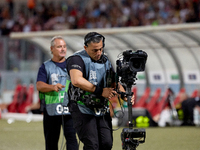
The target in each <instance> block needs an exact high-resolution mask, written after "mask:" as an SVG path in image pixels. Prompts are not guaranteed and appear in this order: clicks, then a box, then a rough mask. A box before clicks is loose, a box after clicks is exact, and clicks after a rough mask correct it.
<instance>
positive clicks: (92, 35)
mask: <svg viewBox="0 0 200 150" xmlns="http://www.w3.org/2000/svg"><path fill="white" fill-rule="evenodd" d="M101 40H102V42H103V47H104V40H105V37H104V36H103V35H101V34H99V33H97V32H89V33H88V34H86V36H85V37H84V44H85V46H88V44H90V43H99V42H100V41H101Z"/></svg>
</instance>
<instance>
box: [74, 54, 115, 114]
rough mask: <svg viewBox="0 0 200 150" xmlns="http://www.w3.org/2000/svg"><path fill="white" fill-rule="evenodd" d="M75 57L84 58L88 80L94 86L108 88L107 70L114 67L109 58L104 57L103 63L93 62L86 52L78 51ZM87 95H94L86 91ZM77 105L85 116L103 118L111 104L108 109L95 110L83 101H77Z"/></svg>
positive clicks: (107, 107) (97, 99)
mask: <svg viewBox="0 0 200 150" xmlns="http://www.w3.org/2000/svg"><path fill="white" fill-rule="evenodd" d="M74 55H78V56H80V57H81V58H82V60H83V62H84V64H85V73H86V79H87V80H88V81H89V82H90V83H92V84H94V85H98V86H100V87H102V88H104V87H106V72H107V70H110V68H111V67H112V66H111V62H110V61H109V60H108V59H107V57H106V56H104V58H105V59H104V61H103V62H96V61H92V60H91V58H90V56H89V55H88V54H87V52H86V51H85V50H81V51H78V52H76V53H75V54H74ZM86 94H92V93H90V92H86V91H85V95H86ZM104 99H105V98H104ZM93 100H94V99H93ZM105 100H106V99H105ZM96 101H99V98H96ZM77 104H78V107H79V109H80V111H81V112H82V113H84V114H90V115H95V116H102V115H104V114H105V113H108V112H109V103H107V106H106V108H93V109H91V108H89V107H87V106H86V105H85V104H84V103H83V102H82V101H81V99H79V100H78V101H77ZM102 112H103V113H102Z"/></svg>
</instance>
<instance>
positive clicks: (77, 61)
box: [67, 55, 86, 77]
mask: <svg viewBox="0 0 200 150" xmlns="http://www.w3.org/2000/svg"><path fill="white" fill-rule="evenodd" d="M71 69H77V70H80V71H81V72H82V73H83V77H85V76H86V75H85V64H84V62H83V59H82V58H81V57H80V56H78V55H75V56H71V57H70V58H69V60H68V64H67V71H68V73H69V71H70V70H71Z"/></svg>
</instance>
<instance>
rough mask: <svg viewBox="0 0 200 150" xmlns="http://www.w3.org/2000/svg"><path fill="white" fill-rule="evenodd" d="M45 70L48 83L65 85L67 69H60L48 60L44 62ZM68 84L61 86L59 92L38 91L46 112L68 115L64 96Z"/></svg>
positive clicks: (51, 114)
mask: <svg viewBox="0 0 200 150" xmlns="http://www.w3.org/2000/svg"><path fill="white" fill-rule="evenodd" d="M44 66H45V70H46V72H47V79H48V84H51V85H56V84H57V83H60V84H62V85H66V84H67V82H66V79H67V75H68V74H67V69H66V68H65V69H62V68H60V67H58V66H57V65H56V64H55V63H54V62H53V61H51V60H48V61H46V62H44ZM67 88H68V86H67V87H65V88H62V90H60V91H59V92H55V91H51V92H44V93H42V92H39V97H40V100H44V101H45V104H46V110H47V113H48V114H49V115H50V116H55V115H69V114H70V113H69V110H68V107H67V100H66V98H64V95H65V90H67Z"/></svg>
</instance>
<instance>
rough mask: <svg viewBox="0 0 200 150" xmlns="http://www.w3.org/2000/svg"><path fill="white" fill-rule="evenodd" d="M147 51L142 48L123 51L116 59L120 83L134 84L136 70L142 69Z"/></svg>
mask: <svg viewBox="0 0 200 150" xmlns="http://www.w3.org/2000/svg"><path fill="white" fill-rule="evenodd" d="M146 60H147V53H146V52H144V51H142V50H137V51H132V50H126V51H124V52H123V53H122V54H121V55H120V56H119V59H118V60H117V62H116V63H117V75H118V76H120V77H121V80H120V81H121V83H124V84H126V85H127V86H131V85H133V84H135V78H136V77H135V76H136V74H137V72H140V71H144V69H145V64H146Z"/></svg>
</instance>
